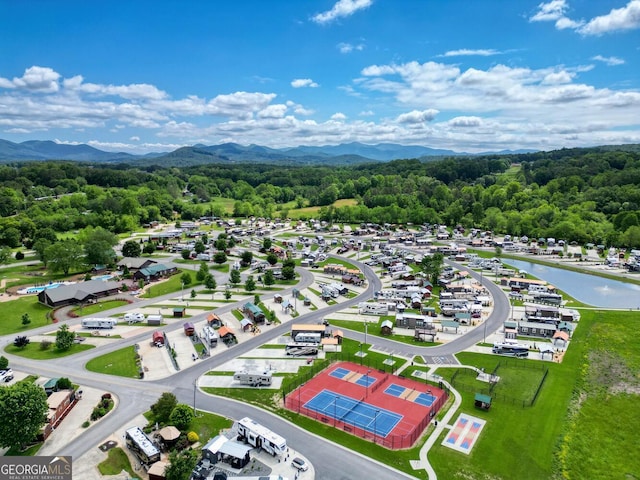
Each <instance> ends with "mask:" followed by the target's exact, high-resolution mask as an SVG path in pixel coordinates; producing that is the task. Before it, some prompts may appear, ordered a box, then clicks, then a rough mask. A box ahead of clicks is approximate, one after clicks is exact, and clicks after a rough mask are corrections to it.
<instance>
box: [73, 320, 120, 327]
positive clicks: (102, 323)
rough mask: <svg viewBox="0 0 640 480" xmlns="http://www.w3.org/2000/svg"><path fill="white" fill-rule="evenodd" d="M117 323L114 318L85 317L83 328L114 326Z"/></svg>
mask: <svg viewBox="0 0 640 480" xmlns="http://www.w3.org/2000/svg"><path fill="white" fill-rule="evenodd" d="M117 323H118V322H117V321H116V320H114V319H113V318H83V319H82V328H113V327H115V326H116V324H117Z"/></svg>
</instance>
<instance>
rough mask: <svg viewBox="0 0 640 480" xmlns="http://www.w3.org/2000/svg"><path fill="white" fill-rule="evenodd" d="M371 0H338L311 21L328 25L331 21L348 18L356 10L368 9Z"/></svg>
mask: <svg viewBox="0 0 640 480" xmlns="http://www.w3.org/2000/svg"><path fill="white" fill-rule="evenodd" d="M372 3H373V0H338V2H336V4H335V5H334V6H333V8H332V9H331V10H327V11H326V12H322V13H318V14H317V15H314V16H313V17H312V18H311V20H313V21H314V22H316V23H319V24H325V23H330V22H332V21H333V20H336V19H338V18H343V17H349V16H351V15H353V14H354V13H356V12H357V11H358V10H362V9H365V8H368V7H370V6H371V4H372Z"/></svg>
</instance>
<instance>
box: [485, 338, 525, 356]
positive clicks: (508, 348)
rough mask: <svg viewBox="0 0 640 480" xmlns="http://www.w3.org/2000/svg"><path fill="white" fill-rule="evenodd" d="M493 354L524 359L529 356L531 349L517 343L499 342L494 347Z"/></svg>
mask: <svg viewBox="0 0 640 480" xmlns="http://www.w3.org/2000/svg"><path fill="white" fill-rule="evenodd" d="M492 352H493V353H497V354H498V355H507V356H510V357H520V358H524V357H528V356H529V347H527V346H526V345H523V344H520V343H515V342H513V343H512V342H498V343H495V344H494V345H493V349H492Z"/></svg>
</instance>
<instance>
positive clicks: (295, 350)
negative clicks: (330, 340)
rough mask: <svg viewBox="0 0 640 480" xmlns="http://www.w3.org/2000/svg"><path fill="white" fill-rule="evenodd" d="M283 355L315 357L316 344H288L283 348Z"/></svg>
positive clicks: (316, 352) (316, 351)
mask: <svg viewBox="0 0 640 480" xmlns="http://www.w3.org/2000/svg"><path fill="white" fill-rule="evenodd" d="M285 353H286V354H287V355H291V356H292V357H299V356H302V355H317V354H318V344H317V343H299V342H292V343H289V344H288V345H287V346H286V348H285Z"/></svg>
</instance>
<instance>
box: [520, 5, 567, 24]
mask: <svg viewBox="0 0 640 480" xmlns="http://www.w3.org/2000/svg"><path fill="white" fill-rule="evenodd" d="M568 8H569V6H568V5H567V2H566V0H551V1H550V2H547V3H541V4H539V5H538V11H537V12H536V14H535V15H533V16H532V17H530V18H529V21H530V22H550V21H556V20H559V19H561V18H563V17H564V14H565V12H566V11H567V9H568Z"/></svg>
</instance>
